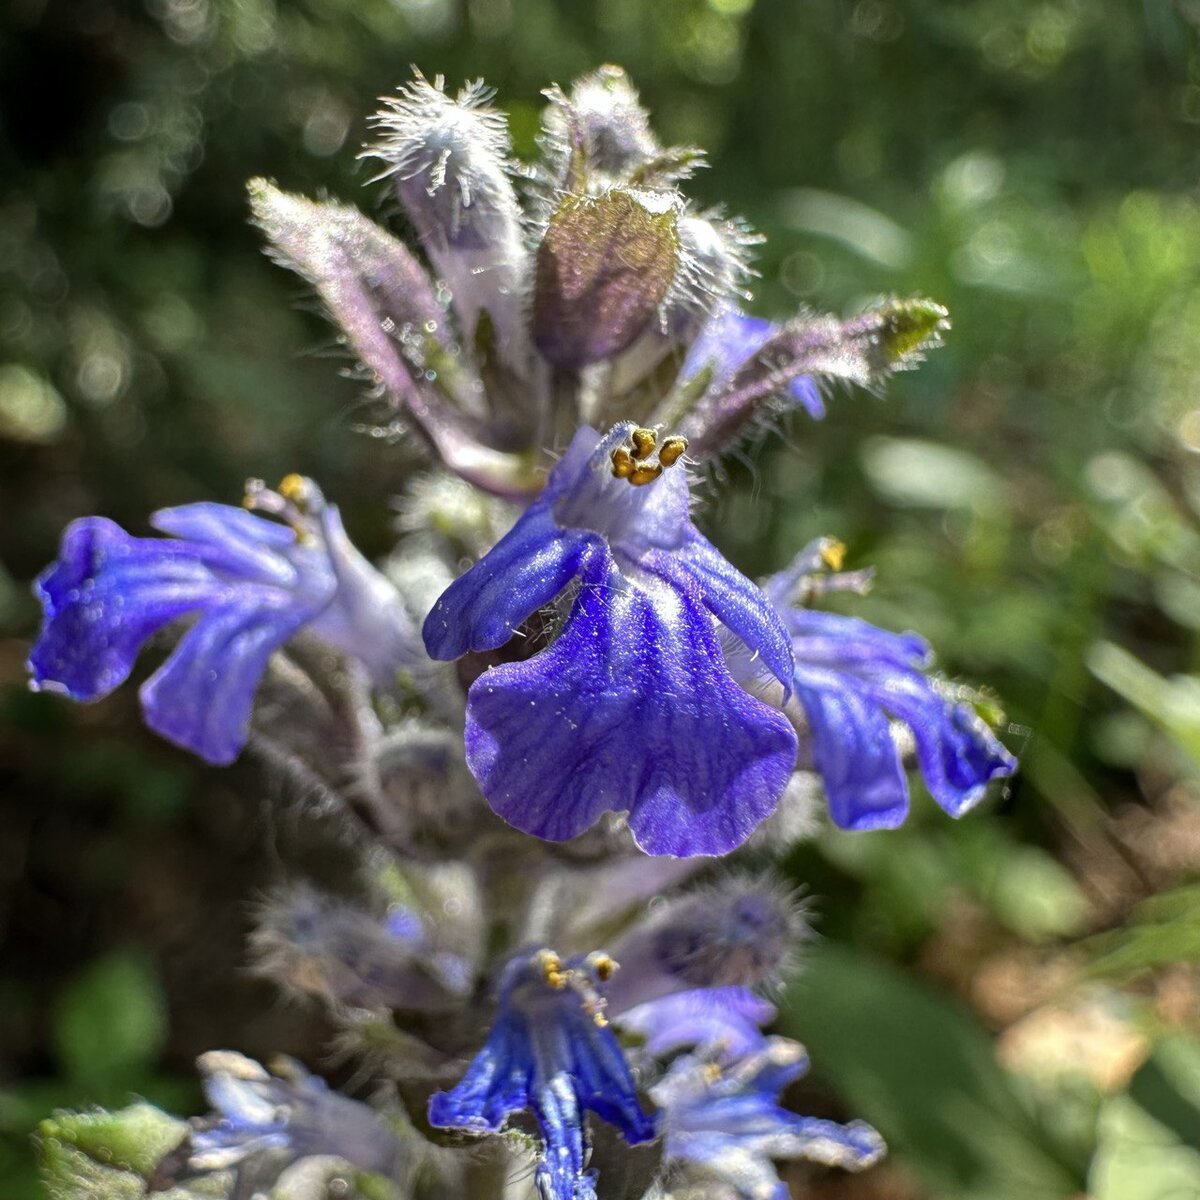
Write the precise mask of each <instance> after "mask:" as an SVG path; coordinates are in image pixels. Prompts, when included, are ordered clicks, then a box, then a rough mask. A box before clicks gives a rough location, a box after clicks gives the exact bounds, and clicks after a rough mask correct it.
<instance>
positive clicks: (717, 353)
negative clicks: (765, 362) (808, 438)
mask: <svg viewBox="0 0 1200 1200" xmlns="http://www.w3.org/2000/svg"><path fill="white" fill-rule="evenodd" d="M778 331H779V326H778V325H776V324H775V323H774V322H773V321H766V320H763V318H762V317H751V316H747V315H746V314H745V313H743V312H739V311H738V310H737V309H736V308H732V307H730V306H728V305H723V306H722V307H720V308H719V309H718V310H717V311H716V312H715V313H714V314H713V315H712V316H711V317H710V318H709V320H708V322H707V323H706V324H705V326H704V328H703V329H701V330H700V333H699V334H698V335H697V337H696V340H695V341H694V342H692V344H691V345H690V346H689V347H688V352H687V357H686V358H685V359H684V360H683V367H682V368H681V369H680V372H679V380H680V383H681V384H686V383H687V382H688V381H689V380H692V379H694V378H695V377H696V376H697V375H699V374H700V372H701V371H703V370H704V369H705V368H708V370H709V371H710V372H711V374H710V375H709V378H708V380H707V381H706V384H705V388H704V390H705V391H706V392H708V393H714V392H717V391H719V390H720V389H721V388H722V387H724V386H725V384H727V383H728V382H729V381H730V380H731V379H732V378H733V377H734V375H736V374H737V372H738V371H739V370H740V369H741V368H742V367H744V366H747V365H748V364H749V363H750V361H751V360H752V359H753V358H754V356H755V355H756V354H757V353H758V352H759V351H760V350H761V349H762V348H763V346H765V345H766V344H767V342H768V341H769V340H770V339H771V337H772V336H773V335H774V334H776V333H777V332H778ZM787 394H788V396H790V397H791V399H792V400H794V401H795V402H796V403H797V404H799V405H800V406H801V407H802V408H803V409H804V410H805V412H807V413H808V415H809V416H810V417H814V418H816V419H817V420H820V419H821V418H822V417H823V416H824V415H825V402H824V401H823V400H822V399H821V393H820V391H819V390H818V388H817V385H816V383H814V382H813V379H812V376H811V375H798V376H796V377H795V378H794V379H791V380H790V381H789V382H788V384H787Z"/></svg>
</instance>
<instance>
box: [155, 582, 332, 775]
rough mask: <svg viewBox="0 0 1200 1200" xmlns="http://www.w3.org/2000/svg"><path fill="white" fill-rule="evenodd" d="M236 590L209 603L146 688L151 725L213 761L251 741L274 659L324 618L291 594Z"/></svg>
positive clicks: (234, 754) (230, 757) (220, 761)
mask: <svg viewBox="0 0 1200 1200" xmlns="http://www.w3.org/2000/svg"><path fill="white" fill-rule="evenodd" d="M260 591H261V594H259V595H253V594H250V593H251V589H249V588H248V587H240V588H237V589H236V590H235V589H232V588H231V589H230V594H229V596H228V599H226V600H225V601H224V602H222V603H219V604H216V605H213V606H211V607H206V609H205V611H204V613H203V614H202V615H201V617H200V619H199V620H198V621H197V622H196V624H195V625H193V626H192V628H191V629H189V630H188V632H187V633H186V634H184V636H183V638H182V639H181V641H180V643H179V645H178V646H177V647H176V648H175V650H174V651H173V652H172V654H171V656H170V657H169V658H168V659H167V661H166V662H165V663H164V664H163V665H162V666H161V667H160V668H159V669H158V670H157V671H156V672H155V673H154V674H153V675H152V676H151V677H150V678H149V679H148V680H146V682H145V683H144V684H143V685H142V689H141V693H140V695H141V700H142V708H143V710H144V712H145V716H146V724H147V725H149V726H150V728H151V729H153V730H154V731H155V732H156V733H159V734H161V735H162V736H163V737H165V738H167V739H168V740H169V741H172V742H175V743H176V745H179V746H182V747H184V749H186V750H191V751H193V752H194V753H195V754H198V755H200V757H201V758H203V759H206V760H207V761H208V762H211V763H216V764H218V765H222V764H225V763H230V762H232V761H233V760H234V759H235V758H236V757H237V756H238V753H239V752H240V751H241V749H242V747H243V746H244V745H245V744H246V738H247V736H248V729H249V724H250V711H251V708H252V707H253V704H254V693H255V690H256V689H257V687H258V682H259V680H260V679H261V678H262V674H263V672H264V671H265V670H266V669H267V660H268V659H269V658H270V657H271V655H272V654H273V653H274V652H275V651H276V650H278V649H279V647H280V646H282V645H283V644H284V642H286V641H287V640H288V639H289V638H290V637H292V636H293V634H295V633H297V632H298V631H299V630H300V629H301V628H302V627H303V626H304V625H306V624H307V623H308V622H309V621H310V620H312V618H313V617H314V616H315V615H316V608H317V607H318V606H313V605H312V604H305V603H303V602H302V601H301V602H297V598H296V597H295V596H293V595H292V594H291V593H288V592H280V591H277V590H275V589H270V590H268V589H265V588H264V589H260Z"/></svg>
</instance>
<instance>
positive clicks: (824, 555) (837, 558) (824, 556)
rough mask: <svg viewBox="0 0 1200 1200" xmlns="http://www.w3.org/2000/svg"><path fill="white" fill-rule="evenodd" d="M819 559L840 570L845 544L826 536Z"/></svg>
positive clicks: (833, 568) (843, 560)
mask: <svg viewBox="0 0 1200 1200" xmlns="http://www.w3.org/2000/svg"><path fill="white" fill-rule="evenodd" d="M659 457H660V458H661V457H662V456H661V455H660V456H659ZM821 561H822V562H823V563H824V564H825V565H826V566H827V567H828V568H829V569H830V570H831V571H840V570H841V569H842V563H844V562H845V561H846V544H845V543H844V542H839V541H838V540H837V539H836V538H826V539H825V541H824V542H823V543H822V545H821Z"/></svg>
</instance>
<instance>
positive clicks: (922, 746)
mask: <svg viewBox="0 0 1200 1200" xmlns="http://www.w3.org/2000/svg"><path fill="white" fill-rule="evenodd" d="M875 696H876V699H877V701H878V703H880V704H881V705H883V706H884V707H885V708H886V709H887V710H888V711H889V712H890V713H892V714H893V715H894V716H896V717H898V718H899V719H900V720H901V721H903V722H904V723H905V724H906V725H907V726H908V727H909V729H911V730H912V735H913V740H914V741H915V742H916V746H917V765H918V766H919V767H920V768H921V777H922V778H923V779H924V780H925V786H926V787H927V788H928V789H929V794H930V795H931V796H932V797H933V798H934V799H935V800H936V801H937V802H938V804H940V805H941V807H942V808H944V809H945V810H946V812H948V813H949V814H950V815H951V816H952V817H959V816H962V814H963V813H965V812H967V811H968V810H969V809H971V808H973V807H974V806H975V805H976V804H977V803H978V802H979V801H980V800H981V799H983V796H984V794H985V793H986V791H987V785H988V784H989V783H990V782H991V781H992V780H993V779H1000V778H1005V777H1007V776H1009V775H1011V774H1012V773H1013V772H1014V771H1015V770H1016V769H1017V760H1016V758H1015V757H1014V756H1013V755H1012V754H1010V753H1009V752H1008V750H1006V749H1005V748H1004V746H1002V745H1001V744H1000V742H999V740H998V739H997V738H996V736H995V735H994V734H993V733H992V731H991V730H990V729H988V727H987V726H986V725H985V724H984V723H983V721H982V720H981V719H980V718H979V717H978V716H976V715H975V713H973V712H972V711H971V710H970V708H968V707H967V705H965V704H958V703H955V702H954V701H952V700H947V699H946V698H945V697H944V696H942V695H940V694H939V693H938V692H937V691H936V690H935V689H934V687H933V686H932V684H931V683H930V682H929V680H928V679H926V678H925V677H924V676H923V675H908V676H898V677H893V678H892V679H890V680H889V681H888V682H887V684H886V685H885V686H884V687H881V688H878V689H877V690H875Z"/></svg>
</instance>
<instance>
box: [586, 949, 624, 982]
mask: <svg viewBox="0 0 1200 1200" xmlns="http://www.w3.org/2000/svg"><path fill="white" fill-rule="evenodd" d="M588 963H589V964H590V965H591V968H592V970H593V971H595V972H596V978H597V979H598V980H600V982H601V983H606V982H607V981H608V980H610V979H611V978H612V977H613V975H615V974H616V971H617V967H618V966H619V965H620V964H619V963H618V962H617V960H616V959H615V958H613V957H612V956H611V955H609V954H592V955H589V956H588Z"/></svg>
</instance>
